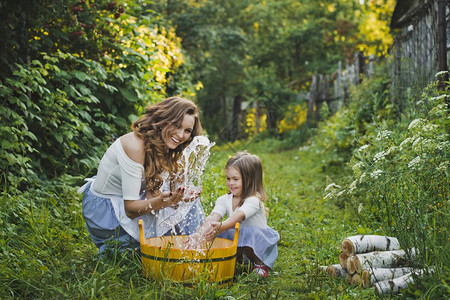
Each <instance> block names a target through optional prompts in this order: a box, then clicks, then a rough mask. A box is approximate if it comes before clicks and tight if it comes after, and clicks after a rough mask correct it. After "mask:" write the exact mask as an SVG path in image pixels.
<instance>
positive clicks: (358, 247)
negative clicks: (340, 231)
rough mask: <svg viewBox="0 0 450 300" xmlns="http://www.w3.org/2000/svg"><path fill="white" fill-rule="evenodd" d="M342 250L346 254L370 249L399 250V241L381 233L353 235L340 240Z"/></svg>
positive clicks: (365, 251) (364, 251)
mask: <svg viewBox="0 0 450 300" xmlns="http://www.w3.org/2000/svg"><path fill="white" fill-rule="evenodd" d="M341 249H342V252H344V253H345V255H347V256H352V255H355V254H359V253H367V252H372V251H391V250H399V249H400V243H399V242H398V240H397V239H396V238H395V237H388V236H383V235H355V236H350V237H348V238H345V239H344V240H343V241H342V242H341Z"/></svg>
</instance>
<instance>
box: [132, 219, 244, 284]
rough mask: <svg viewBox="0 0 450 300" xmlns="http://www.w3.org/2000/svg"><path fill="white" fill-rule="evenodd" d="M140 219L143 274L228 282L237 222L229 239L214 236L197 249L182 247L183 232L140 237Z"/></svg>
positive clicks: (157, 278) (232, 274)
mask: <svg viewBox="0 0 450 300" xmlns="http://www.w3.org/2000/svg"><path fill="white" fill-rule="evenodd" d="M143 225H144V223H143V220H139V233H140V245H141V259H142V269H143V273H144V276H145V277H147V278H150V279H155V280H162V279H170V280H172V281H175V282H181V283H188V284H189V283H195V282H198V281H199V280H206V281H209V282H217V283H220V284H229V283H231V282H232V281H233V278H234V270H235V265H236V251H237V241H238V236H239V223H236V227H235V232H234V239H233V241H230V240H227V239H223V238H215V239H214V241H213V242H212V243H207V244H205V245H204V246H203V247H202V248H200V249H185V245H184V241H185V239H186V236H183V235H181V236H162V237H152V238H144V231H143Z"/></svg>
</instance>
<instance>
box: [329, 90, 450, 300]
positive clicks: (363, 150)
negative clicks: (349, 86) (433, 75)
mask: <svg viewBox="0 0 450 300" xmlns="http://www.w3.org/2000/svg"><path fill="white" fill-rule="evenodd" d="M436 87H437V83H433V84H431V85H430V86H429V87H428V88H427V89H425V91H424V92H423V95H422V96H421V98H420V99H418V100H417V101H414V99H408V101H407V102H406V103H407V104H406V105H405V107H406V108H407V109H406V110H405V113H404V114H402V115H401V117H400V118H394V119H392V118H391V119H383V118H378V119H377V120H374V122H373V123H372V124H366V128H369V129H370V130H367V131H366V134H365V135H364V136H361V137H359V143H360V144H361V146H360V147H358V148H356V149H355V150H354V151H353V156H352V158H351V160H350V163H349V166H350V167H351V168H352V170H353V176H352V177H351V179H349V178H347V179H344V180H341V181H342V183H340V182H339V183H337V184H336V183H334V184H330V185H329V186H328V188H327V193H328V194H327V197H329V198H331V199H334V201H337V202H339V201H340V200H339V199H345V201H346V203H348V204H349V205H348V206H347V207H348V208H353V209H354V211H355V214H356V215H357V216H359V218H360V220H361V224H362V226H363V227H364V228H366V231H365V232H364V231H363V232H361V233H379V234H386V235H389V236H395V237H397V238H398V239H399V241H400V244H401V245H402V248H403V249H405V250H406V251H407V252H408V253H410V252H411V249H413V248H414V249H415V250H416V252H417V258H416V260H415V261H414V262H411V264H412V265H413V266H416V267H420V268H425V269H427V270H434V271H433V272H431V273H430V274H427V275H426V276H425V279H421V280H416V286H415V287H411V290H410V291H409V292H410V293H413V294H415V295H416V296H417V295H420V296H424V297H427V298H439V297H440V296H442V295H444V294H445V293H448V285H447V284H446V283H445V282H446V281H448V276H449V271H450V270H449V266H448V261H449V260H450V254H449V251H448V229H449V228H450V210H449V202H448V199H449V185H448V175H449V165H450V162H449V158H450V142H449V134H448V125H449V120H448V106H447V102H448V97H449V93H448V92H447V91H446V92H444V93H439V92H437V88H436ZM349 199H350V200H349Z"/></svg>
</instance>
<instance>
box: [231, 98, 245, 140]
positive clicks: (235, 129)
mask: <svg viewBox="0 0 450 300" xmlns="http://www.w3.org/2000/svg"><path fill="white" fill-rule="evenodd" d="M241 103H242V96H240V95H238V96H235V97H234V99H233V120H232V121H231V128H230V132H229V136H230V141H232V142H234V141H235V140H236V139H237V138H238V134H239V123H240V118H239V116H240V114H241Z"/></svg>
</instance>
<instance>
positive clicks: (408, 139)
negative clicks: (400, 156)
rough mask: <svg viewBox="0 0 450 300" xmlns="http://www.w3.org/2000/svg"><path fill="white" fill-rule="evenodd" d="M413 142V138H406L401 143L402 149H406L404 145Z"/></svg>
mask: <svg viewBox="0 0 450 300" xmlns="http://www.w3.org/2000/svg"><path fill="white" fill-rule="evenodd" d="M410 142H411V138H406V139H405V140H404V141H403V142H401V143H400V149H402V150H403V149H404V148H403V147H405V146H407V145H408V144H409V143H410Z"/></svg>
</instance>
